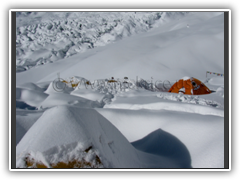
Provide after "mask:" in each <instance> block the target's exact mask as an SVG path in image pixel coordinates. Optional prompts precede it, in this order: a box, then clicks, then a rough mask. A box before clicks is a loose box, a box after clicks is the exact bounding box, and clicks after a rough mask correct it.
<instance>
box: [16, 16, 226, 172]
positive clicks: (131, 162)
mask: <svg viewBox="0 0 240 180" xmlns="http://www.w3.org/2000/svg"><path fill="white" fill-rule="evenodd" d="M52 15H53V16H52V17H53V18H52V19H49V17H48V16H47V14H45V13H36V14H34V13H33V14H32V13H31V14H28V13H27V14H24V13H20V14H18V17H17V22H18V23H17V24H18V29H19V30H21V29H22V30H21V33H20V34H19V36H21V35H22V36H21V38H23V37H26V36H29V34H30V33H29V32H30V31H31V30H32V29H31V27H36V29H35V30H36V31H38V32H39V33H40V29H42V30H41V33H40V35H41V38H43V39H41V42H42V43H43V44H44V45H43V44H41V45H39V46H38V47H37V46H35V47H36V49H33V50H32V51H31V53H32V54H31V53H30V52H27V51H28V48H29V47H32V46H33V45H34V43H35V40H34V41H29V39H28V40H25V43H23V41H22V40H21V47H20V45H19V47H17V51H18V50H19V49H18V48H20V49H21V48H23V46H25V48H26V49H24V48H23V51H24V52H25V53H23V54H18V55H17V59H18V58H23V59H24V58H30V57H37V55H39V57H44V56H45V55H46V54H48V53H49V51H48V50H47V49H49V47H50V49H51V48H52V47H53V46H54V48H56V47H59V49H61V48H65V47H62V46H65V45H68V43H67V41H72V37H70V36H69V37H67V36H65V35H66V34H65V35H64V38H65V39H64V38H63V37H62V36H63V32H59V31H58V30H56V29H54V28H55V25H54V26H52V27H51V28H50V24H54V23H55V22H60V24H61V23H63V24H61V26H63V25H64V23H65V25H64V32H65V31H67V30H70V29H71V28H72V29H71V30H75V29H74V28H76V27H80V26H78V25H79V24H78V23H80V22H81V21H80V19H77V20H79V21H77V20H74V19H75V18H76V17H78V15H79V14H76V13H69V14H66V13H65V14H61V13H56V14H54V13H53V14H52ZM155 15H156V13H146V14H145V13H140V14H137V15H136V14H135V13H129V14H128V13H120V14H117V15H116V14H115V15H112V16H111V14H109V13H106V14H104V15H102V14H101V15H100V14H97V13H95V14H94V13H90V14H87V15H85V16H83V17H84V18H83V17H82V18H83V19H84V21H85V22H88V23H85V25H86V27H85V26H83V25H82V28H83V27H84V28H85V30H86V32H87V30H89V34H88V33H86V34H85V35H88V36H91V38H92V37H93V34H94V33H95V30H96V28H97V27H98V28H99V27H105V26H107V25H109V23H110V22H112V21H113V20H114V19H116V17H118V16H119V18H122V19H123V20H122V21H121V22H119V23H118V26H120V25H121V26H124V28H123V29H121V30H119V32H120V31H121V32H122V31H125V30H124V29H125V28H127V24H128V23H129V22H130V20H129V19H132V21H131V22H135V24H136V25H135V26H131V28H130V31H131V32H132V33H131V34H132V36H130V37H127V36H128V35H129V34H128V35H125V36H124V37H125V38H123V39H122V40H117V39H116V37H117V33H116V32H117V30H116V29H112V30H111V31H109V32H107V33H105V34H104V35H101V36H100V37H99V38H98V39H96V41H94V43H95V45H94V47H93V48H91V49H88V50H87V51H84V52H83V51H82V52H78V53H74V54H71V53H70V52H69V53H66V54H68V55H66V56H61V57H60V56H58V55H57V56H58V59H55V60H53V59H51V58H50V59H48V60H49V62H50V61H52V63H46V64H45V63H43V65H36V64H32V65H29V66H28V65H26V66H25V65H23V64H22V65H20V64H21V63H26V62H27V61H25V60H26V59H25V60H24V61H22V60H23V59H22V60H21V62H20V61H18V60H17V66H18V68H21V69H22V70H24V69H25V70H24V71H20V70H19V71H17V73H16V80H17V82H16V97H17V98H16V114H17V116H16V118H17V124H16V132H17V133H16V136H17V144H16V148H17V167H18V168H23V167H26V162H25V160H26V157H28V156H29V155H31V157H32V158H33V159H34V161H36V162H41V163H42V164H44V165H45V166H46V167H52V166H53V164H56V163H59V162H60V163H61V162H64V163H67V162H72V160H80V161H84V162H87V163H91V164H92V165H93V166H85V168H87V167H94V168H191V167H193V168H223V167H224V77H216V76H212V77H208V78H206V71H214V72H219V73H223V72H224V57H223V47H224V46H223V29H224V28H223V24H224V21H223V19H224V16H223V13H211V12H201V13H200V12H199V13H196V12H195V13H194V12H189V13H173V12H172V13H161V17H158V19H155V20H154V21H151V27H150V26H149V22H148V23H147V22H146V21H145V20H144V18H147V19H149V18H150V19H154V17H156V16H155ZM88 16H89V19H88V18H87V17H88ZM102 17H106V18H105V19H106V21H104V23H107V24H104V23H103V22H102ZM79 18H80V17H79ZM95 19H96V20H95ZM66 21H67V23H66ZM100 21H101V23H102V24H101V23H100V24H101V26H99V22H100ZM33 22H34V23H33ZM113 22H114V21H113ZM136 22H138V23H136ZM69 23H70V24H73V25H72V26H71V25H70V24H69ZM74 23H75V24H74ZM124 23H125V24H124ZM146 23H147V28H145V29H144V28H142V27H145V26H146ZM76 24H78V25H76ZM110 24H111V23H110ZM23 25H26V26H23ZM87 25H88V26H87ZM118 26H116V27H118ZM40 27H41V28H40ZM56 27H58V26H57V25H56ZM93 27H95V30H93V29H94V28H93ZM116 27H115V28H116ZM140 27H141V28H140ZM27 28H28V29H27ZM38 28H39V29H38ZM44 28H45V29H44ZM46 28H47V29H46ZM84 28H83V29H81V31H82V30H84ZM91 28H93V29H92V31H90V30H91ZM134 28H135V29H134ZM22 31H24V32H25V34H24V33H22ZM130 31H129V32H130ZM19 32H20V31H19ZM19 32H18V33H19ZM26 32H27V33H26ZM74 32H75V31H74ZM113 32H115V34H114V33H113ZM140 32H141V33H140ZM39 33H38V34H39ZM51 33H53V34H54V33H55V34H54V37H55V36H56V38H60V39H61V38H63V39H64V40H63V41H58V40H57V39H55V40H53V39H52V42H49V38H50V36H49V35H51ZM109 33H110V34H111V35H112V37H109V36H110V34H109ZM53 34H52V36H53ZM123 34H124V33H123ZM133 34H134V35H133ZM113 37H114V38H113ZM18 38H20V37H18ZM21 38H20V39H21ZM35 38H39V37H35ZM79 38H80V37H79ZM108 38H109V39H111V41H109V42H108V43H106V42H105V43H103V44H101V43H100V41H101V40H102V41H101V42H103V40H106V39H108ZM20 39H17V41H19V40H20ZM32 39H34V38H33V37H32ZM50 39H51V38H50ZM78 40H79V39H78ZM110 42H111V43H110ZM86 43H88V42H86ZM99 43H100V44H101V45H99ZM109 43H110V44H109ZM83 44H84V43H83ZM83 44H82V45H83ZM97 44H98V45H99V46H97ZM103 45H104V46H103ZM55 46H56V47H55ZM74 46H75V45H73V46H72V47H74ZM74 48H75V47H74ZM81 48H82V47H81ZM43 49H45V50H43ZM59 49H58V50H59ZM68 50H69V49H68ZM45 51H46V53H45ZM58 52H60V51H58ZM67 52H68V51H67ZM51 57H52V56H51ZM48 60H47V61H48ZM31 61H32V62H36V61H35V60H31ZM18 63H19V64H18ZM26 67H28V70H26ZM182 77H195V78H197V79H199V80H201V81H202V82H204V84H205V85H206V86H208V87H209V88H210V89H211V90H212V91H213V93H211V94H208V95H199V96H195V95H183V94H172V93H168V92H167V90H168V89H169V88H170V87H171V84H173V83H175V82H176V81H177V80H178V79H180V78H182ZM59 79H61V81H59ZM115 81H116V82H115ZM86 82H88V84H87V83H86ZM73 85H74V86H73ZM75 85H76V86H75ZM159 86H161V88H159ZM89 147H91V150H90V151H88V152H86V149H88V148H89ZM96 157H98V158H99V159H100V161H101V164H98V163H97V162H98V161H96Z"/></svg>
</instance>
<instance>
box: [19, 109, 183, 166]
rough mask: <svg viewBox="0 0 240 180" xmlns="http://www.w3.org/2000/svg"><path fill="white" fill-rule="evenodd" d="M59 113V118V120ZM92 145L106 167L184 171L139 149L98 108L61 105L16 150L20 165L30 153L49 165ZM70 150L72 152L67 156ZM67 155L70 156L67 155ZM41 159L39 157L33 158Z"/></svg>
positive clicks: (37, 124) (31, 129)
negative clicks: (38, 155)
mask: <svg viewBox="0 0 240 180" xmlns="http://www.w3.org/2000/svg"><path fill="white" fill-rule="evenodd" d="M56 114H57V115H58V117H57V118H56ZM90 146H92V149H93V150H94V152H95V153H96V154H97V155H98V157H99V158H100V160H101V162H102V164H103V166H104V167H106V168H170V167H171V168H181V167H182V166H181V165H180V164H179V163H178V162H175V161H174V160H172V159H171V158H168V157H164V156H159V155H154V154H149V153H144V152H142V151H138V150H136V149H135V148H134V147H133V146H132V145H131V144H130V143H129V142H128V141H127V139H126V138H125V137H124V136H123V135H122V134H121V133H120V132H119V131H118V130H117V129H116V128H115V127H114V126H113V125H112V124H111V123H110V122H109V121H108V120H107V119H105V118H104V117H103V116H102V115H100V114H99V113H98V112H97V111H95V110H94V109H81V108H75V107H67V106H57V107H54V108H52V109H49V110H47V111H45V113H44V114H43V115H42V116H41V117H40V118H39V119H38V120H37V121H36V122H35V123H34V124H33V125H32V127H31V128H30V129H29V130H28V132H27V133H26V134H25V135H24V137H23V138H22V140H21V141H20V142H19V143H18V145H17V148H16V153H17V166H20V167H21V166H22V165H23V164H24V162H23V161H24V159H25V158H26V154H29V153H30V154H31V155H34V153H35V154H40V156H41V158H40V159H42V160H41V162H42V163H45V164H47V165H49V164H52V163H56V161H57V160H58V157H61V161H64V160H66V159H68V156H69V155H70V154H71V156H72V157H75V158H76V157H79V155H78V154H77V152H79V151H78V150H77V149H81V150H83V149H87V148H89V147H90ZM68 147H72V148H70V150H69V151H70V152H71V153H66V151H68ZM65 155H66V156H65ZM33 158H36V159H39V158H38V157H33Z"/></svg>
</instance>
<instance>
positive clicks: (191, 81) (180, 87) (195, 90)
mask: <svg viewBox="0 0 240 180" xmlns="http://www.w3.org/2000/svg"><path fill="white" fill-rule="evenodd" d="M168 92H171V93H183V94H190V95H200V94H210V93H211V91H210V89H208V87H207V86H205V84H203V83H202V82H201V81H200V80H198V79H196V78H193V77H191V78H183V79H180V80H179V81H177V82H176V83H175V84H173V86H172V87H171V88H170V89H169V90H168Z"/></svg>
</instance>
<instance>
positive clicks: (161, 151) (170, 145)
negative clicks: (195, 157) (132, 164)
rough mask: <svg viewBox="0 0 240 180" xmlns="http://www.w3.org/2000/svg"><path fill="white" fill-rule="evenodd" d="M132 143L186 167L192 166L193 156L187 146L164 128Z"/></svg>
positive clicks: (138, 147) (147, 151)
mask: <svg viewBox="0 0 240 180" xmlns="http://www.w3.org/2000/svg"><path fill="white" fill-rule="evenodd" d="M132 145H133V146H134V147H135V148H137V149H139V150H141V151H143V152H146V153H151V154H156V155H159V156H164V157H169V158H172V159H173V160H177V161H178V162H179V163H181V166H182V167H184V168H191V166H190V165H191V157H190V154H189V151H188V149H187V148H186V146H185V145H184V144H183V143H182V142H181V141H179V139H177V138H176V137H174V136H173V135H171V134H170V133H167V132H165V131H163V130H162V129H157V130H155V131H153V132H152V133H150V134H149V135H147V136H146V137H144V138H142V139H140V140H138V141H135V142H132Z"/></svg>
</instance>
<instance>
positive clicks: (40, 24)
mask: <svg viewBox="0 0 240 180" xmlns="http://www.w3.org/2000/svg"><path fill="white" fill-rule="evenodd" d="M63 14H64V15H65V16H62V15H61V13H57V12H55V13H54V12H48V13H45V14H44V15H43V13H40V12H34V13H31V12H28V13H21V12H18V13H17V29H16V30H17V38H16V55H17V56H16V58H17V72H21V71H24V70H26V69H29V68H31V67H33V66H37V65H43V64H46V63H51V62H54V61H56V60H58V59H62V58H67V57H69V56H72V55H74V54H77V53H80V52H84V51H86V50H87V49H92V48H94V47H99V46H105V45H106V44H109V43H111V42H114V41H116V40H119V39H122V38H124V37H128V36H131V35H133V34H137V33H141V32H146V31H148V30H149V29H150V28H152V27H153V26H154V25H155V24H156V22H158V21H159V20H160V19H161V16H162V14H163V12H95V13H94V12H69V13H63ZM177 14H178V15H184V13H177ZM163 15H164V16H166V15H165V14H163ZM48 16H49V17H48ZM168 16H171V13H170V14H169V13H168ZM175 16H176V15H175ZM47 17H48V18H47Z"/></svg>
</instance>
